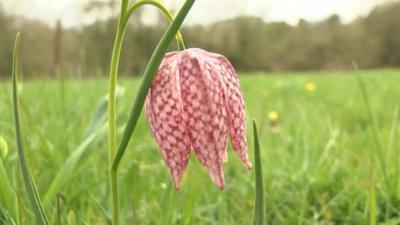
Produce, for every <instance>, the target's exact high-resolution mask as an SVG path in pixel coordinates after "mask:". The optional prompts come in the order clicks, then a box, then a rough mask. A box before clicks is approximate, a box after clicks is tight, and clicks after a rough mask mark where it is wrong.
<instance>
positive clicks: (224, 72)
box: [214, 54, 252, 168]
mask: <svg viewBox="0 0 400 225" xmlns="http://www.w3.org/2000/svg"><path fill="white" fill-rule="evenodd" d="M214 55H215V56H216V59H217V61H218V64H217V67H218V68H219V69H218V71H219V74H220V78H221V81H222V82H223V86H224V89H225V98H226V107H227V111H228V120H229V121H228V124H229V125H228V126H229V135H230V137H231V142H232V147H233V149H234V151H235V152H236V154H238V156H239V158H240V159H241V160H242V162H243V163H244V164H245V165H246V166H247V167H248V168H251V167H252V164H251V162H250V159H249V156H248V152H247V139H246V123H245V110H244V99H243V94H242V91H241V89H240V83H239V79H238V77H237V74H236V71H235V69H234V68H233V66H232V65H231V63H230V62H229V61H228V60H227V59H226V58H225V57H224V56H222V55H217V54H214Z"/></svg>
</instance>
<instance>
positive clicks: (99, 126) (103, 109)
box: [43, 87, 125, 204]
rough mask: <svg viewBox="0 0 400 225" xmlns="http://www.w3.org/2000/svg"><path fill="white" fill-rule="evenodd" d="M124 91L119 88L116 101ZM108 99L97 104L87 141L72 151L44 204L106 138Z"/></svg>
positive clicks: (50, 187) (57, 175) (52, 182)
mask: <svg viewBox="0 0 400 225" xmlns="http://www.w3.org/2000/svg"><path fill="white" fill-rule="evenodd" d="M124 92H125V91H124V89H123V88H122V87H117V91H116V100H119V99H120V98H121V97H122V96H123V95H124ZM107 108H108V98H107V95H106V96H103V97H102V98H101V99H100V100H99V102H98V103H97V107H96V109H95V111H94V112H93V114H92V117H91V119H90V122H89V124H88V126H87V128H86V132H85V139H84V140H83V141H82V142H81V143H80V145H79V146H78V147H77V148H76V149H75V150H73V151H72V154H71V155H69V157H68V158H67V159H66V160H65V162H64V164H63V165H62V166H61V168H60V169H59V170H58V172H57V174H56V176H55V177H54V178H53V180H52V181H51V184H50V186H49V189H48V190H47V191H46V194H45V195H44V198H43V202H44V203H45V204H47V203H49V202H50V201H51V200H52V199H53V197H54V196H55V195H56V194H57V192H59V191H61V188H62V187H63V186H64V185H65V184H67V183H68V182H70V181H71V179H72V178H73V176H74V174H75V173H76V168H77V167H78V165H79V162H80V161H81V159H82V158H83V157H84V155H85V154H86V153H87V152H88V150H89V149H90V148H89V147H90V146H92V145H93V143H94V142H96V140H98V139H99V137H102V136H105V134H106V130H107V126H106V125H104V124H105V123H106V120H107Z"/></svg>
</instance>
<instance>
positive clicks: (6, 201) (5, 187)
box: [0, 159, 17, 224]
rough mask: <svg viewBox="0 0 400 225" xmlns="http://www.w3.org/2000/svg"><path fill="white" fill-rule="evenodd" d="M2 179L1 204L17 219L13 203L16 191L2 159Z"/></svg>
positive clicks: (0, 178) (0, 186)
mask: <svg viewBox="0 0 400 225" xmlns="http://www.w3.org/2000/svg"><path fill="white" fill-rule="evenodd" d="M0 180H1V185H0V205H3V210H7V211H8V212H9V213H10V216H11V217H12V218H14V219H15V218H16V217H17V212H16V210H15V207H14V204H13V203H14V202H15V200H16V196H15V191H14V188H13V187H12V186H11V182H10V180H9V178H8V176H7V172H6V169H5V167H4V165H3V161H2V160H1V159H0ZM0 224H1V223H0Z"/></svg>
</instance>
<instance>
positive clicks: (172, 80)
mask: <svg viewBox="0 0 400 225" xmlns="http://www.w3.org/2000/svg"><path fill="white" fill-rule="evenodd" d="M145 111H146V115H147V118H148V121H149V124H150V128H151V131H152V133H153V135H154V137H155V139H156V141H157V143H158V145H159V146H160V149H161V153H162V155H163V157H164V160H165V162H166V164H167V166H168V167H169V170H170V173H171V176H172V179H173V181H174V184H175V187H176V188H177V189H179V186H180V181H181V179H182V175H183V172H184V170H185V168H186V167H187V164H188V161H189V157H190V152H191V151H192V150H193V152H194V153H195V155H196V156H197V158H198V160H199V161H200V163H201V164H202V165H203V166H205V167H206V169H207V170H208V172H209V174H210V176H211V177H212V179H213V181H214V183H215V184H216V185H217V186H218V187H219V188H221V189H222V188H223V187H224V175H223V171H222V164H223V163H224V162H226V161H227V139H228V136H230V139H231V144H232V147H233V149H234V151H235V152H236V154H237V155H238V156H239V158H240V159H241V160H242V162H243V163H244V164H245V165H246V166H247V167H248V168H251V162H250V160H249V157H248V153H247V141H246V133H245V115H244V101H243V95H242V92H241V90H240V84H239V80H238V77H237V74H236V72H235V69H234V68H233V66H232V65H231V63H230V62H229V61H228V60H227V59H226V58H225V57H224V56H222V55H219V54H215V53H210V52H207V51H204V50H202V49H197V48H191V49H187V50H184V51H181V52H170V53H167V55H166V56H165V58H164V59H163V61H162V63H161V66H160V68H159V70H158V72H157V75H156V77H155V78H154V81H153V83H152V86H151V89H150V90H149V93H148V95H147V98H146V103H145Z"/></svg>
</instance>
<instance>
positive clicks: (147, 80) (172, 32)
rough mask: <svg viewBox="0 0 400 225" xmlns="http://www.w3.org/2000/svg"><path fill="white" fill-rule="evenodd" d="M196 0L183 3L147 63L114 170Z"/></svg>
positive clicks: (113, 164)
mask: <svg viewBox="0 0 400 225" xmlns="http://www.w3.org/2000/svg"><path fill="white" fill-rule="evenodd" d="M194 2H195V0H186V1H185V3H184V4H183V6H182V8H181V9H180V10H179V12H178V14H177V15H176V17H175V19H174V20H173V21H172V23H171V24H170V25H169V27H168V29H167V31H166V32H165V33H164V35H163V36H162V38H161V40H160V41H159V42H158V44H157V46H156V49H155V50H154V52H153V54H152V55H151V57H150V60H149V62H148V63H147V66H146V69H145V71H144V73H143V79H142V82H141V85H140V87H139V90H138V92H137V95H136V98H135V101H134V104H133V106H132V109H131V111H130V113H129V118H128V122H127V123H126V126H125V130H124V132H123V134H122V138H121V140H120V142H119V145H118V148H117V153H116V155H115V157H114V160H113V163H112V170H114V171H116V170H117V168H118V166H119V163H120V161H121V159H122V157H123V155H124V153H125V150H126V147H127V146H128V143H129V140H130V139H131V136H132V133H133V131H134V130H135V127H136V123H137V121H138V119H139V116H140V113H141V111H142V108H143V105H144V100H145V98H146V96H147V92H148V90H149V88H150V86H151V82H152V81H153V78H154V76H155V74H156V72H157V70H158V67H159V66H160V64H161V61H162V59H163V58H164V56H165V54H166V53H167V50H168V47H169V46H170V44H171V42H172V40H173V39H174V37H175V36H176V34H177V32H178V31H179V29H180V27H181V26H182V23H183V21H184V20H185V18H186V16H187V14H188V13H189V11H190V9H191V8H192V6H193V4H194Z"/></svg>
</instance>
